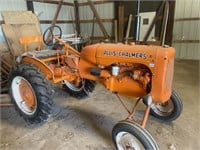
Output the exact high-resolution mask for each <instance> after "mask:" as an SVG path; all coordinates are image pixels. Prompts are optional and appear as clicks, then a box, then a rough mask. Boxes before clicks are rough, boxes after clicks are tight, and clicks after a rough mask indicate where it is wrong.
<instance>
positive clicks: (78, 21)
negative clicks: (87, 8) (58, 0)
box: [74, 0, 81, 36]
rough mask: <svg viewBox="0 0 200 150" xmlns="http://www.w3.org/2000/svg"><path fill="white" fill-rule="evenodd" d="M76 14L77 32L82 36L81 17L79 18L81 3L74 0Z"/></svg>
mask: <svg viewBox="0 0 200 150" xmlns="http://www.w3.org/2000/svg"><path fill="white" fill-rule="evenodd" d="M74 15H75V25H76V34H77V36H80V34H81V28H80V18H79V4H78V1H77V0H74Z"/></svg>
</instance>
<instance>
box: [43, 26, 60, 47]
mask: <svg viewBox="0 0 200 150" xmlns="http://www.w3.org/2000/svg"><path fill="white" fill-rule="evenodd" d="M54 36H57V37H59V38H61V37H62V30H61V28H60V27H59V26H58V25H53V26H50V27H48V28H47V29H46V30H45V31H44V33H43V41H44V43H45V44H46V45H47V46H53V45H54V44H55V43H56V42H55V39H54Z"/></svg>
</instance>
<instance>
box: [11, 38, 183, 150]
mask: <svg viewBox="0 0 200 150" xmlns="http://www.w3.org/2000/svg"><path fill="white" fill-rule="evenodd" d="M37 38H38V37H32V39H34V40H33V41H37V40H36V39H37ZM39 39H40V38H39ZM54 39H55V41H56V43H57V45H58V44H59V45H60V46H62V49H61V50H41V51H32V52H25V53H24V54H22V55H21V56H19V57H18V58H17V62H18V64H17V65H16V66H15V67H14V68H13V69H12V71H11V73H10V87H11V88H10V94H11V97H12V100H13V102H14V103H15V106H16V108H17V110H18V111H19V112H20V114H21V116H22V117H23V118H24V119H25V120H26V121H28V122H29V123H40V122H43V121H45V120H47V118H48V117H49V115H50V113H51V106H52V90H51V88H50V86H49V85H50V84H49V83H50V82H49V81H51V82H52V83H61V84H63V86H64V87H65V89H66V91H67V92H69V93H70V94H71V95H72V96H75V97H78V98H82V97H85V96H88V95H89V93H90V92H92V91H93V89H94V86H95V82H99V83H101V84H103V85H104V86H105V88H107V89H108V90H109V91H111V92H112V93H115V94H116V95H117V96H118V98H119V99H120V97H119V95H124V96H127V97H130V98H136V101H135V103H134V105H133V107H132V110H129V109H128V107H127V106H126V105H125V104H124V102H123V101H122V100H121V99H120V101H121V103H122V105H123V107H124V108H125V109H126V110H127V112H128V115H127V118H125V119H124V120H123V121H120V122H119V123H117V124H116V125H115V126H114V128H113V131H112V139H113V142H114V145H115V147H116V149H118V150H126V149H127V150H129V149H131V150H133V149H134V150H138V149H149V150H154V149H155V150H157V149H159V148H158V146H157V144H156V142H155V140H154V139H153V137H152V136H151V135H150V134H149V132H148V131H147V130H146V129H145V125H146V122H147V118H148V116H149V114H152V115H153V116H155V117H156V118H158V119H160V120H163V121H173V120H175V119H177V118H178V117H179V116H180V114H181V112H182V102H181V99H180V97H179V96H178V95H177V93H176V92H175V91H174V90H172V80H173V69H174V55H175V50H174V49H173V48H172V47H167V46H163V47H161V46H149V45H135V44H134V43H130V44H122V43H118V44H109V43H98V44H94V45H88V46H85V47H84V48H83V49H82V51H81V52H80V53H79V52H78V51H77V50H76V49H74V48H73V47H71V46H70V45H69V44H68V43H66V41H63V40H62V39H60V38H59V37H56V36H54ZM20 40H21V42H22V43H24V44H25V48H26V46H27V45H26V44H27V43H26V41H27V42H30V38H29V39H27V40H26V39H20ZM54 44H55V43H54ZM118 94H119V95H118ZM140 101H142V102H143V103H144V104H145V106H146V109H145V111H144V116H143V118H142V119H141V120H142V121H141V122H140V123H138V122H136V121H134V114H135V111H136V107H137V105H138V103H139V102H140Z"/></svg>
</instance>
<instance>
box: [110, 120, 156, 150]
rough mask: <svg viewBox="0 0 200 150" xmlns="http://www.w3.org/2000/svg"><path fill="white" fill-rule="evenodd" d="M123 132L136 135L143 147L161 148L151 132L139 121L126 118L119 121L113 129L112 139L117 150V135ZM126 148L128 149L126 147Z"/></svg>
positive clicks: (146, 148)
mask: <svg viewBox="0 0 200 150" xmlns="http://www.w3.org/2000/svg"><path fill="white" fill-rule="evenodd" d="M122 132H127V133H129V134H131V135H132V136H134V137H135V138H136V139H137V140H138V141H137V142H139V144H141V146H142V148H141V149H145V150H158V149H159V148H158V145H157V143H156V142H155V140H154V139H153V137H152V136H151V135H150V133H149V132H148V131H147V130H145V129H144V128H142V127H141V126H140V125H139V124H137V123H133V122H130V121H126V120H125V121H120V122H119V123H117V124H116V125H115V126H114V128H113V131H112V140H113V142H114V145H115V148H116V149H117V150H118V144H117V136H118V134H119V133H122ZM128 143H129V142H128ZM121 148H122V147H121ZM132 149H134V148H132ZM135 149H136V145H135ZM124 150H126V148H125V149H124Z"/></svg>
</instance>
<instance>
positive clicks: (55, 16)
mask: <svg viewBox="0 0 200 150" xmlns="http://www.w3.org/2000/svg"><path fill="white" fill-rule="evenodd" d="M62 4H63V0H60V1H59V3H58V7H57V9H56V13H55V15H54V18H53V20H52V23H51V25H52V26H54V25H55V24H56V21H57V19H58V15H59V13H60V10H61V7H62Z"/></svg>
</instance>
